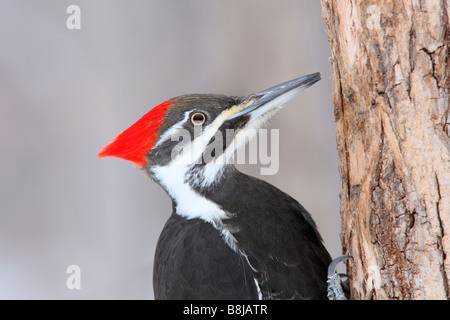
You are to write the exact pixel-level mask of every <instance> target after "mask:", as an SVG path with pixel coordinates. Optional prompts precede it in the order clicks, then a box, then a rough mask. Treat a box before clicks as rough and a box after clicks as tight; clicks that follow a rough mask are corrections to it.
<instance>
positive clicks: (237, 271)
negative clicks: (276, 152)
mask: <svg viewBox="0 0 450 320" xmlns="http://www.w3.org/2000/svg"><path fill="white" fill-rule="evenodd" d="M319 80H320V74H319V73H314V74H310V75H307V76H303V77H300V78H296V79H293V80H291V81H287V82H284V83H282V84H279V85H276V86H274V87H271V88H269V89H266V90H264V91H261V92H258V93H255V94H251V95H249V96H247V97H244V98H239V97H232V96H225V95H217V94H191V95H183V96H178V97H175V98H173V99H170V100H168V101H166V102H163V103H162V104H160V105H158V106H156V107H154V108H153V109H152V110H150V111H149V112H148V113H147V114H145V115H144V116H143V117H142V118H140V119H139V120H138V121H137V122H136V123H134V124H133V125H132V126H131V127H129V128H128V129H126V130H125V131H123V132H122V133H120V134H119V135H118V136H117V137H116V138H115V139H114V140H113V141H112V142H111V143H110V144H107V145H106V146H104V147H103V148H102V149H101V150H100V152H99V154H98V157H99V158H102V157H108V156H113V157H118V158H121V159H124V160H128V161H131V162H132V163H133V164H134V165H135V166H136V167H138V168H140V169H142V170H143V171H145V172H146V173H147V174H148V175H149V176H150V177H151V178H152V179H153V180H154V181H155V182H156V183H158V184H159V185H160V186H161V187H162V188H163V189H164V190H165V191H166V193H167V194H168V195H169V197H170V198H171V200H172V205H173V213H172V215H171V216H170V218H169V219H168V221H167V223H166V224H165V226H164V228H163V230H162V232H161V235H160V237H159V240H158V243H157V247H156V253H155V260H154V269H153V288H154V294H155V299H326V298H327V269H328V266H329V265H330V263H331V261H332V259H331V257H330V254H329V253H328V251H327V250H326V248H325V247H324V245H323V241H322V238H321V236H320V234H319V232H318V230H317V227H316V224H315V222H314V220H313V218H312V217H311V215H310V214H309V213H308V211H307V210H306V209H305V208H304V207H303V206H302V205H301V204H300V203H299V202H298V201H296V200H295V199H293V198H292V197H291V196H289V195H288V194H286V193H285V192H283V191H281V190H279V189H277V188H276V187H274V186H273V185H271V184H269V183H267V182H265V181H263V180H260V179H258V178H255V177H252V176H249V175H246V174H244V173H242V172H240V171H238V170H237V169H236V167H235V166H234V165H233V163H232V161H228V160H230V159H231V158H232V157H233V155H234V154H235V151H236V150H237V148H239V147H240V146H242V145H243V144H245V143H246V141H248V137H249V135H250V136H251V135H252V134H253V135H254V134H255V132H256V130H257V129H259V128H262V127H263V126H264V125H265V124H266V123H267V121H268V120H269V119H270V118H272V117H273V115H274V114H275V113H276V112H278V111H279V110H280V109H281V108H282V106H283V104H284V103H286V102H287V101H288V100H290V99H292V98H293V97H294V96H296V95H297V94H299V93H300V92H302V91H303V90H305V89H307V88H309V87H310V86H312V85H313V84H314V83H316V82H317V81H319ZM230 132H231V133H230ZM226 135H228V138H227V139H223V141H220V143H219V147H217V145H218V143H217V142H218V141H219V139H218V138H217V137H219V136H223V137H225V136H226ZM230 135H231V137H230ZM186 136H188V138H186ZM180 137H184V138H183V139H180ZM180 140H181V141H180ZM212 145H214V150H213V152H212V154H213V157H211V156H209V157H205V154H206V153H209V154H210V155H211V146H212ZM333 269H334V267H333ZM333 273H334V270H331V275H332V274H333ZM329 277H330V276H329Z"/></svg>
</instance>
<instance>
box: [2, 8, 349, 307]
mask: <svg viewBox="0 0 450 320" xmlns="http://www.w3.org/2000/svg"><path fill="white" fill-rule="evenodd" d="M71 4H76V5H78V6H80V8H81V30H68V29H67V27H66V19H67V18H68V17H69V14H67V13H66V9H67V7H68V6H69V5H71ZM0 43H1V44H0V162H1V165H0V298H2V299H19V298H20V299H152V298H153V289H152V267H153V254H154V250H155V245H156V241H157V239H158V236H159V233H160V231H161V229H162V228H163V225H164V223H165V221H166V219H167V218H168V217H169V215H170V213H171V202H170V200H169V198H168V196H167V195H166V194H165V193H164V191H163V190H162V189H161V188H160V187H159V186H158V185H156V184H155V183H154V182H152V181H151V180H150V179H149V178H148V177H147V176H146V175H145V174H144V173H143V172H141V171H139V170H137V169H135V168H134V167H133V165H132V164H131V163H128V162H126V161H122V160H119V159H114V158H108V159H102V160H99V159H97V158H96V154H97V152H98V151H99V149H100V148H101V147H102V146H103V145H104V144H106V143H108V142H110V141H111V139H112V137H114V136H115V135H116V134H118V133H119V132H121V131H122V130H124V129H126V128H127V127H128V126H130V125H131V124H132V123H134V122H135V121H136V120H137V119H138V118H140V117H141V116H142V115H143V114H145V113H146V112H147V111H148V110H150V109H151V108H152V107H153V106H155V105H157V104H159V103H161V102H163V101H165V100H167V99H168V98H171V97H174V96H177V95H180V94H186V93H223V94H230V95H246V94H250V93H253V92H257V91H260V90H262V89H265V88H268V87H270V86H272V85H275V84H278V83H280V82H284V81H286V80H290V79H292V78H295V77H298V76H301V75H305V74H308V73H313V72H321V73H322V81H320V82H319V83H317V84H315V85H314V86H313V87H311V88H310V89H308V90H307V91H305V92H304V93H302V95H300V96H298V97H297V98H295V99H294V100H292V101H291V102H289V103H288V104H287V106H286V108H285V109H284V110H283V111H281V112H280V113H279V114H278V115H277V117H276V118H275V119H274V121H273V122H272V124H271V128H279V129H280V140H281V142H280V169H279V172H278V174H276V175H273V176H262V177H261V178H263V179H265V180H267V181H269V182H270V183H272V184H274V185H276V186H277V187H279V188H280V189H282V190H283V191H285V192H287V193H289V194H290V195H292V196H293V197H294V198H296V199H297V200H299V201H300V202H301V203H302V204H303V205H304V206H305V207H306V208H307V209H308V210H309V211H310V212H311V214H312V215H313V217H314V218H315V220H316V222H317V225H318V227H319V230H320V232H321V233H322V235H323V238H324V240H325V244H326V246H327V248H328V249H329V250H330V253H331V255H332V256H334V257H335V256H338V255H340V253H341V249H340V241H339V231H340V218H339V196H338V194H339V192H340V181H339V176H338V171H337V152H336V148H335V137H334V128H335V126H334V121H333V109H332V105H331V66H330V63H329V61H328V58H329V56H330V49H329V45H328V42H327V37H326V33H325V26H324V24H323V22H322V20H321V12H320V2H319V1H314V0H226V1H225V0H215V1H207V0H183V1H182V0H176V1H175V0H169V1H168V0H166V1H149V0H145V1H143V0H133V1H125V0H120V1H119V0H95V1H92V0H89V1H88V0H75V1H63V0H58V1H56V0H55V1H48V0H40V1H35V0H22V1H15V0H6V1H5V0H3V1H0ZM241 170H243V171H245V172H247V173H250V174H252V175H256V176H257V175H259V168H258V167H257V166H247V167H245V166H244V167H242V166H241ZM72 264H75V265H78V266H80V268H81V289H80V290H69V289H67V287H66V279H67V278H68V276H69V275H68V274H66V268H67V266H69V265H72Z"/></svg>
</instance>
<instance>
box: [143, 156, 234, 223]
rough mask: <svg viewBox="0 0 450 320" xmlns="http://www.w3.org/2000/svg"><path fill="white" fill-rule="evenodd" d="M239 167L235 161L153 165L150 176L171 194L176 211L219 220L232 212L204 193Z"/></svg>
mask: <svg viewBox="0 0 450 320" xmlns="http://www.w3.org/2000/svg"><path fill="white" fill-rule="evenodd" d="M237 172H238V171H237V170H236V168H235V167H234V165H231V164H227V165H218V164H211V165H180V164H168V165H165V166H153V167H151V168H150V169H149V172H148V173H149V174H150V176H151V177H152V178H153V179H154V180H156V182H158V184H159V185H161V186H162V187H163V189H164V190H165V191H166V192H167V194H168V195H169V196H170V197H171V198H172V201H173V203H174V211H175V213H177V214H178V215H180V216H183V217H185V218H186V219H195V218H199V219H202V220H204V221H207V222H211V223H219V222H220V221H221V220H223V219H226V218H229V217H230V214H231V213H230V212H227V211H225V210H223V208H222V207H221V206H220V205H219V204H217V203H216V202H214V201H212V200H211V199H209V198H207V197H206V196H205V192H203V191H204V190H205V189H214V188H217V187H218V186H219V185H220V183H221V182H222V181H223V179H226V178H228V177H230V176H232V175H234V174H235V173H237Z"/></svg>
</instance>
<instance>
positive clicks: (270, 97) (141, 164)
mask: <svg viewBox="0 0 450 320" xmlns="http://www.w3.org/2000/svg"><path fill="white" fill-rule="evenodd" d="M319 80H320V74H319V73H314V74H311V75H307V76H303V77H300V78H296V79H293V80H291V81H287V82H285V83H282V84H279V85H276V86H274V87H271V88H269V89H266V90H264V91H261V92H258V93H255V94H251V95H249V96H247V97H245V98H236V97H229V96H224V95H212V94H193V95H184V96H179V97H176V98H173V99H170V100H168V101H166V102H164V103H162V104H160V105H158V106H156V107H154V108H153V109H152V110H150V111H149V112H148V113H147V114H145V115H144V116H143V117H142V118H140V119H139V120H138V121H137V122H136V123H134V124H133V125H132V126H131V127H129V128H128V129H126V130H125V131H123V132H122V133H120V134H119V135H118V136H117V137H116V138H115V139H114V140H113V141H112V142H111V143H109V144H107V145H106V146H104V147H103V148H102V149H101V151H100V152H99V154H98V157H99V158H102V157H108V156H112V157H117V158H121V159H124V160H128V161H131V162H132V163H133V164H134V165H135V166H137V167H138V168H141V169H145V170H146V171H147V172H148V173H149V174H150V175H151V176H152V177H153V178H155V179H156V180H158V181H159V182H160V183H161V182H163V181H162V180H165V179H162V177H160V176H159V175H160V174H161V172H162V171H161V170H163V168H164V169H165V170H163V171H164V172H165V173H164V174H167V172H171V174H174V175H176V173H175V172H179V173H180V175H182V176H183V179H184V180H183V181H185V180H186V179H189V178H192V177H195V179H193V180H195V181H196V183H200V184H208V183H212V182H214V181H217V176H218V175H219V173H220V172H221V170H222V169H223V168H224V167H225V166H226V164H227V163H229V161H228V160H229V159H231V158H232V157H233V156H234V153H235V151H236V149H237V148H238V147H240V146H241V145H242V144H244V143H245V142H246V141H247V140H248V139H249V138H251V136H252V135H253V134H255V133H256V130H257V129H259V128H260V127H261V126H263V124H264V123H265V122H266V121H267V120H268V119H270V118H271V117H272V116H273V114H275V113H276V112H277V111H278V110H279V109H280V108H281V107H282V105H283V104H284V103H286V102H287V101H289V100H290V99H291V98H293V97H294V96H296V95H297V94H299V93H300V92H302V91H303V90H305V89H307V88H308V87H310V86H311V85H313V84H314V83H315V82H317V81H319ZM188 173H190V177H188V176H186V175H188ZM163 184H164V183H163ZM165 184H167V183H165ZM169 184H170V183H169ZM166 187H167V185H166Z"/></svg>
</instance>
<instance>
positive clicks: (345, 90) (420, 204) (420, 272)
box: [321, 0, 450, 299]
mask: <svg viewBox="0 0 450 320" xmlns="http://www.w3.org/2000/svg"><path fill="white" fill-rule="evenodd" d="M321 2H322V16H323V19H324V21H325V24H326V26H327V30H328V38H329V42H330V46H331V54H332V56H331V63H332V68H333V82H334V84H333V106H334V112H335V122H336V141H337V149H338V155H339V172H340V175H341V179H342V193H341V195H340V197H341V217H342V231H341V240H342V244H343V252H344V254H350V255H352V256H353V257H354V259H353V260H350V261H349V262H348V265H347V266H348V273H349V275H350V276H351V277H352V280H351V290H352V298H353V299H448V298H449V286H450V283H449V278H450V139H449V131H450V120H449V96H450V95H449V87H450V78H449V75H450V57H449V45H450V39H449V38H450V30H449V28H450V26H449V16H450V3H449V2H450V1H449V0H399V1H394V0H372V1H369V0H367V1H364V0H346V1H342V0H321Z"/></svg>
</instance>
